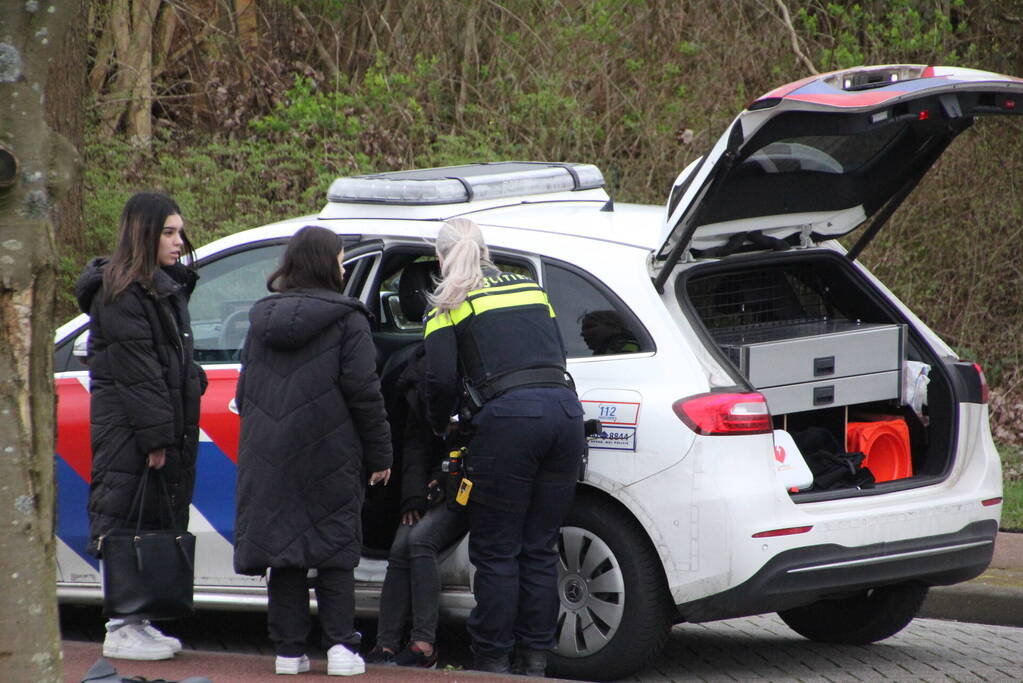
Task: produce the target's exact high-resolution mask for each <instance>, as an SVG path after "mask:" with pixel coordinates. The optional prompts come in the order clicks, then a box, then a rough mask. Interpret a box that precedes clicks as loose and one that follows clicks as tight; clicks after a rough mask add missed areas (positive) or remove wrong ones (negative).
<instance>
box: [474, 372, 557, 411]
mask: <svg viewBox="0 0 1023 683" xmlns="http://www.w3.org/2000/svg"><path fill="white" fill-rule="evenodd" d="M538 385H539V386H558V387H570V386H571V384H569V379H568V374H567V373H566V372H565V370H564V368H553V367H547V368H526V369H525V370H514V371H512V372H509V373H507V374H505V375H501V376H500V377H495V378H494V379H492V380H490V381H489V382H486V383H485V384H483V385H482V386H480V387H479V388H478V391H479V397H480V399H481V400H482V401H483V402H484V403H486V402H487V401H489V400H491V399H493V398H497V397H498V396H500V395H501V394H503V393H504V392H506V391H509V390H511V389H516V388H518V387H526V386H538Z"/></svg>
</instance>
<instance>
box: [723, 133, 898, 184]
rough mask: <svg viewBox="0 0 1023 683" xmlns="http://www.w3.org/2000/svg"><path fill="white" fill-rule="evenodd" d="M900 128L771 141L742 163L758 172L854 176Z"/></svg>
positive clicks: (877, 154)
mask: <svg viewBox="0 0 1023 683" xmlns="http://www.w3.org/2000/svg"><path fill="white" fill-rule="evenodd" d="M899 132H901V128H899V127H895V126H888V127H885V128H882V129H874V130H868V131H865V132H862V133H859V134H857V135H806V136H801V137H793V138H787V139H784V140H777V141H775V142H771V143H769V144H767V145H765V146H763V147H761V148H760V149H758V150H756V151H755V152H753V154H750V155H749V156H748V157H747V158H746V160H745V161H744V162H743V163H742V166H749V167H750V168H748V169H747V170H749V171H754V172H760V173H794V172H797V171H818V172H821V173H855V172H856V171H858V170H860V169H861V168H863V167H865V166H868V165H870V163H871V162H872V161H873V160H874V159H875V158H877V157H878V156H879V155H880V154H881V153H882V152H883V151H884V149H885V148H886V147H887V146H888V144H889V143H891V141H892V140H893V139H894V138H895V136H896V135H898V134H899Z"/></svg>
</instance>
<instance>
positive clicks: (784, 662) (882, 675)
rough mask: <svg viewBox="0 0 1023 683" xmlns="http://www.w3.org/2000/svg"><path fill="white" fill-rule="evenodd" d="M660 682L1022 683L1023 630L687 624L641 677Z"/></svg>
mask: <svg viewBox="0 0 1023 683" xmlns="http://www.w3.org/2000/svg"><path fill="white" fill-rule="evenodd" d="M624 680H627V681H640V682H642V683H654V682H655V681H751V680H770V681H871V680H889V681H1023V629H1020V628H1012V627H1006V626H989V625H982V624H966V623H958V622H952V621H941V620H937V619H916V620H914V621H913V623H912V624H910V625H909V626H908V627H907V628H906V629H904V630H903V631H902V632H901V633H898V634H896V635H895V636H893V637H891V638H889V639H887V640H884V641H882V642H880V643H875V644H873V645H867V646H853V645H826V644H822V643H813V642H811V641H808V640H805V639H803V638H801V637H800V636H798V635H796V634H795V633H793V632H792V631H791V630H790V629H789V628H788V627H787V626H785V624H784V623H783V622H782V620H781V619H780V618H779V617H777V616H776V615H761V616H757V617H749V618H745V619H730V620H728V621H720V622H710V623H707V624H683V625H680V626H676V627H675V628H674V629H672V633H671V636H670V638H669V640H668V644H667V646H666V647H665V649H664V652H663V654H662V655H661V656H660V657H658V658H656V659H655V660H653V661H652V662H651V663H650V665H649V666H648V667H647V668H646V669H644V670H643V671H641V672H640V673H639V674H637V675H636V676H632V677H630V678H627V679H624Z"/></svg>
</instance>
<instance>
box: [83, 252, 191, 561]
mask: <svg viewBox="0 0 1023 683" xmlns="http://www.w3.org/2000/svg"><path fill="white" fill-rule="evenodd" d="M105 263H106V259H93V260H92V261H91V262H89V264H88V265H87V266H86V267H85V270H84V271H83V272H82V275H81V276H80V277H79V279H78V283H77V284H76V285H75V296H76V298H77V299H78V305H79V307H80V308H81V309H82V311H83V312H85V313H88V314H89V316H90V318H91V321H90V323H89V351H88V365H89V379H90V392H91V400H90V411H89V421H90V426H91V432H92V482H91V484H90V486H89V506H88V507H89V524H90V532H89V533H90V539H91V540H90V547H89V551H90V552H92V553H94V554H99V552H98V549H97V547H96V542H97V539H98V538H99V537H100V536H102V535H103V534H105V533H107V532H109V531H111V530H112V529H116V528H122V527H125V526H128V521H129V520H128V516H129V513H130V512H131V510H130V508H131V504H132V500H133V497H134V495H135V491H136V490H137V488H138V485H139V482H140V477H141V475H142V473H143V472H144V471H145V469H146V457H147V455H148V454H149V452H150V451H154V450H158V449H160V448H165V449H167V460H166V465H165V466H164V468H163V470H162V472H163V475H164V478H165V480H166V481H167V484H168V488H169V490H170V494H171V502H172V507H173V510H174V521H175V523H176V525H177V526H178V528H186V527H187V526H188V506H189V504H190V503H191V502H192V489H193V488H194V485H195V458H196V452H197V450H198V446H199V397H200V396H201V395H202V393H203V391H205V389H206V375H205V373H203V371H202V368H200V367H199V366H198V365H196V364H195V363H194V362H193V361H192V347H193V342H192V334H191V325H190V321H189V317H188V297H189V296H191V293H192V290H193V289H194V287H195V281H196V277H197V276H196V274H195V272H194V271H192V270H189V269H188V268H185V267H184V266H183V265H181V264H175V265H173V266H168V267H166V268H160V269H157V271H156V274H155V276H154V283H153V288H152V290H151V291H150V290H146V289H145V288H143V286H142V285H141V284H139V283H137V282H135V283H132V284H131V285H129V286H128V288H127V289H126V290H124V292H122V293H121V294H120V295H119V296H118V297H117V298H116V299H115V300H113V301H111V302H107V301H105V296H104V291H103V273H102V268H103V265H104V264H105ZM158 490H159V489H157V491H158ZM147 503H148V505H147V507H146V515H145V519H146V521H145V524H146V526H149V527H155V526H164V525H167V524H168V523H169V520H167V519H166V517H167V515H166V506H162V507H161V505H159V504H158V498H157V497H156V496H150V495H149V494H148V493H147Z"/></svg>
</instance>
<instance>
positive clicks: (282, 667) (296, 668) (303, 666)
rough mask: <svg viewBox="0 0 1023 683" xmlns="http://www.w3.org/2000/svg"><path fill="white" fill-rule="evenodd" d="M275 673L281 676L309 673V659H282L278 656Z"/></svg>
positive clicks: (305, 657)
mask: <svg viewBox="0 0 1023 683" xmlns="http://www.w3.org/2000/svg"><path fill="white" fill-rule="evenodd" d="M274 671H275V672H276V673H279V674H301V673H305V672H306V671H309V657H307V656H305V655H302V656H301V657H282V656H280V655H277V659H276V660H275V661H274Z"/></svg>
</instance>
